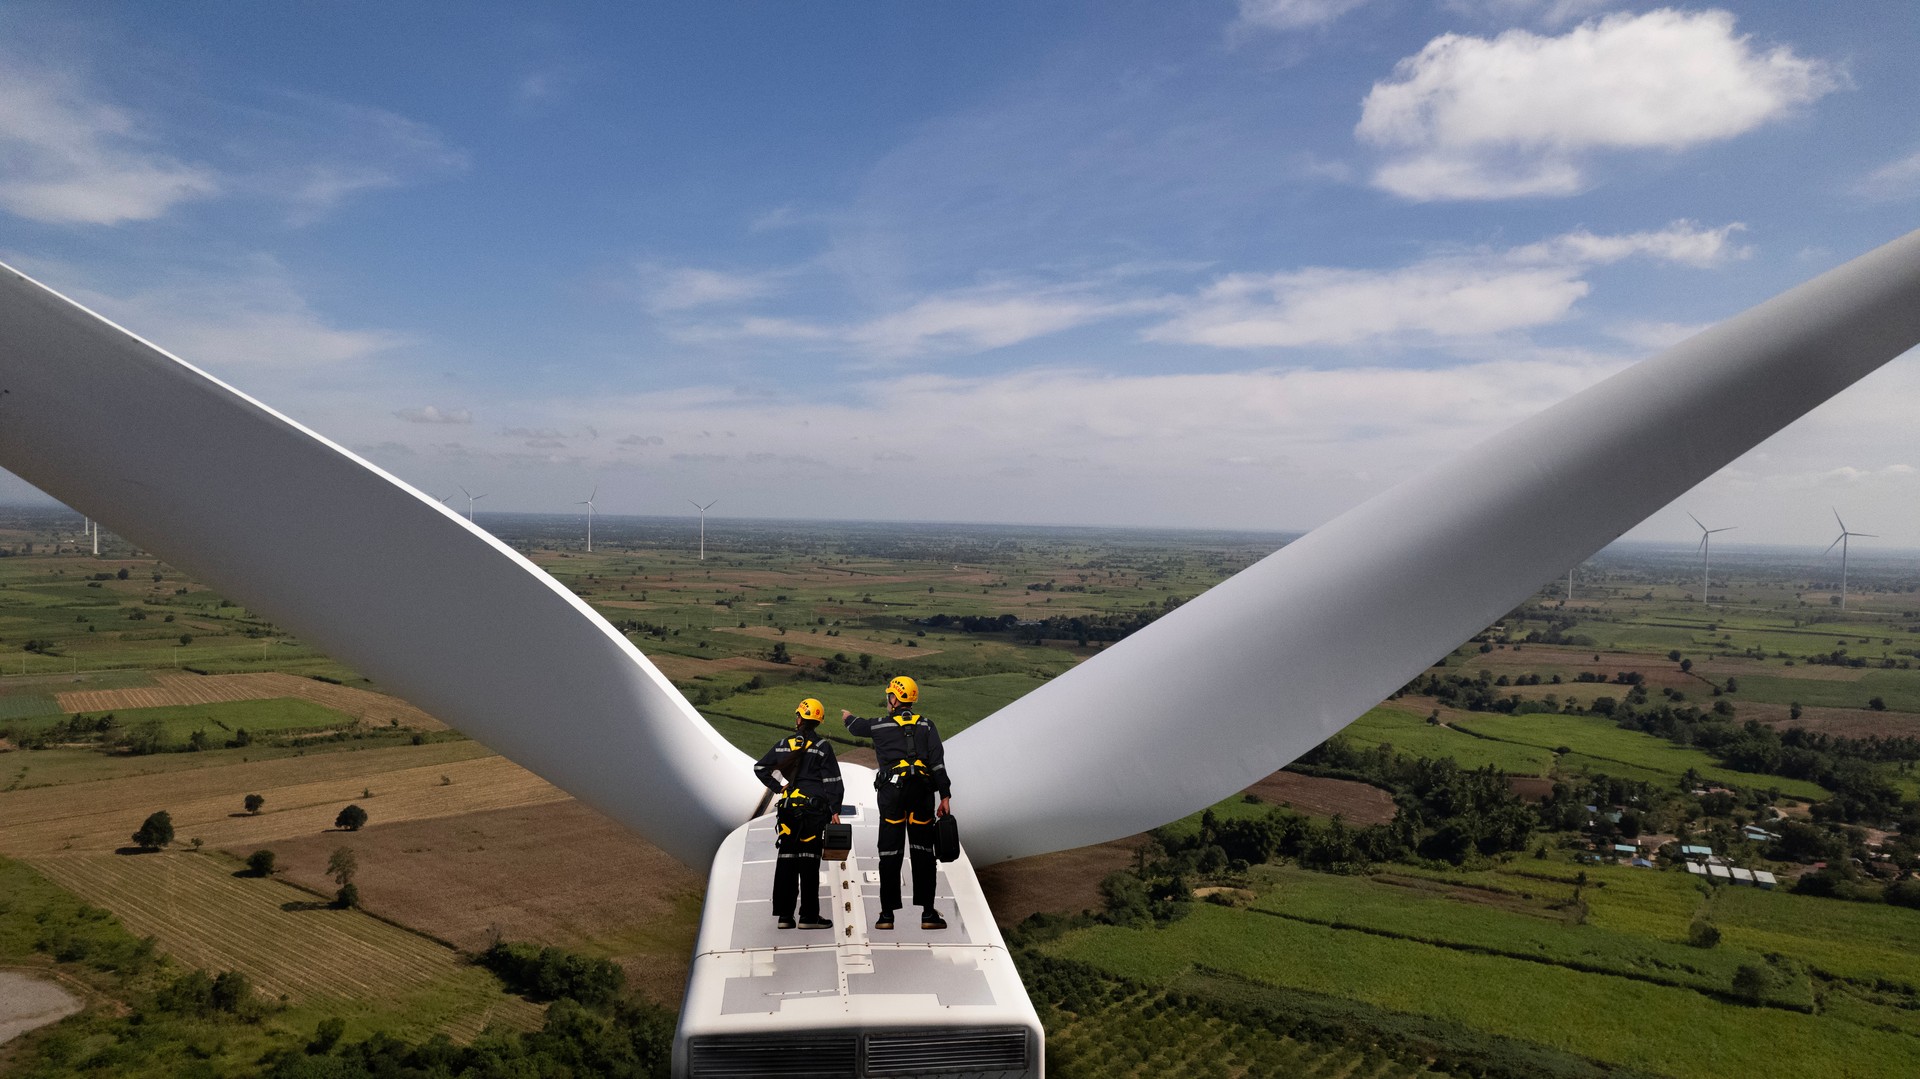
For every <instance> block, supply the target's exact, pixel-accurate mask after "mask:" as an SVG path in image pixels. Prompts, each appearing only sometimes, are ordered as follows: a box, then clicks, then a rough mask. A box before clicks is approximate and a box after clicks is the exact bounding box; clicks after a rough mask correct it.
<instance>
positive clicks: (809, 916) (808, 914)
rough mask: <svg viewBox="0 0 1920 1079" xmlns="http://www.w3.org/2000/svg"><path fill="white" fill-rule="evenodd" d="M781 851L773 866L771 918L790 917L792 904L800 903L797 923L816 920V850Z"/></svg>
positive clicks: (818, 883)
mask: <svg viewBox="0 0 1920 1079" xmlns="http://www.w3.org/2000/svg"><path fill="white" fill-rule="evenodd" d="M814 847H815V848H816V849H814V850H810V851H798V850H796V851H784V850H783V851H781V852H780V857H779V858H778V860H776V861H775V862H774V864H773V915H774V917H776V918H791V917H793V901H794V899H795V898H798V899H799V900H800V920H801V921H803V922H811V921H818V920H819V918H820V851H819V849H818V847H819V842H818V841H817V840H816V841H815V842H814Z"/></svg>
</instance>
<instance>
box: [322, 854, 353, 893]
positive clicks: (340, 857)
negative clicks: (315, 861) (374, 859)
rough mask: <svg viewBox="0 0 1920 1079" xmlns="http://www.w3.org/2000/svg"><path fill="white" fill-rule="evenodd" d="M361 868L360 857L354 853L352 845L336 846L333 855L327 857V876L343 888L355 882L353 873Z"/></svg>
mask: <svg viewBox="0 0 1920 1079" xmlns="http://www.w3.org/2000/svg"><path fill="white" fill-rule="evenodd" d="M359 868H360V859H359V858H358V857H356V856H355V855H354V853H353V848H352V847H335V848H334V850H333V854H332V856H330V857H329V858H328V859H327V876H329V877H332V878H333V882H334V883H335V884H338V885H339V886H340V887H342V888H345V887H346V886H347V885H349V884H352V883H353V875H354V873H355V872H357V871H358V870H359Z"/></svg>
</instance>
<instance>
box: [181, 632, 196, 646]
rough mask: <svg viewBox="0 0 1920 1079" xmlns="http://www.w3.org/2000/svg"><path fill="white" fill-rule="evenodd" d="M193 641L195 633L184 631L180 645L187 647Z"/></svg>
mask: <svg viewBox="0 0 1920 1079" xmlns="http://www.w3.org/2000/svg"><path fill="white" fill-rule="evenodd" d="M192 643H193V634H191V633H182V634H181V635H180V647H182V648H185V647H186V646H187V645H190V644H192Z"/></svg>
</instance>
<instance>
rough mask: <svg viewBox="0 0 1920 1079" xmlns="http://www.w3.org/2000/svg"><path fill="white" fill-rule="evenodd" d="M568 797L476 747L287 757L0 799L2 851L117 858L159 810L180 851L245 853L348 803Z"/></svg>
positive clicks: (423, 808)
mask: <svg viewBox="0 0 1920 1079" xmlns="http://www.w3.org/2000/svg"><path fill="white" fill-rule="evenodd" d="M443 780H445V781H444V782H443ZM367 790H371V791H373V796H372V797H371V798H369V797H366V796H365V793H364V792H365V791H367ZM248 794H260V795H262V796H264V797H265V798H266V800H267V801H266V805H265V807H264V811H263V812H261V813H259V814H258V815H253V814H248V813H245V812H244V811H243V810H242V806H241V801H242V799H243V798H245V797H246V796H247V795H248ZM564 797H566V795H565V794H563V793H561V792H560V791H559V789H558V788H556V787H554V786H552V785H551V784H549V783H547V782H546V781H545V780H543V779H540V778H539V777H538V776H535V775H534V774H533V773H531V772H528V771H526V770H525V769H523V768H521V767H519V766H518V765H516V764H513V763H512V762H510V761H508V760H507V759H506V758H504V757H498V756H494V755H492V754H491V753H490V752H489V751H488V750H487V749H486V748H485V747H484V746H480V745H478V744H476V743H473V742H449V743H442V744H436V745H426V746H401V747H394V748H391V749H375V750H366V751H363V752H357V753H356V752H340V753H327V754H317V755H313V756H308V757H282V758H279V759H276V760H270V761H253V762H249V763H246V764H236V765H231V766H228V767H225V768H208V769H199V770H194V771H187V772H166V773H159V774H154V775H142V776H132V777H128V778H124V779H113V780H100V781H95V782H91V783H72V784H63V785H60V786H47V787H29V788H24V789H21V790H16V791H8V792H5V793H0V853H6V854H14V855H21V856H31V855H41V854H53V853H58V852H60V851H65V850H74V851H93V852H105V851H112V850H115V849H118V848H120V847H123V846H125V845H126V844H127V842H128V837H129V836H130V835H132V833H133V831H134V830H135V829H136V828H138V827H139V826H140V822H141V821H142V820H144V819H145V818H146V816H147V814H149V813H152V812H154V811H155V810H160V809H164V810H166V811H167V812H168V813H169V814H170V815H171V816H172V818H173V824H174V832H175V835H176V837H177V839H178V841H179V842H181V843H186V842H188V841H189V840H191V839H193V838H195V837H198V838H200V839H203V840H204V841H205V842H206V843H208V844H210V845H213V846H216V847H238V846H244V845H253V846H258V845H263V844H265V843H268V842H271V841H273V840H276V839H280V838H283V837H286V836H295V835H313V834H318V833H321V832H326V831H328V830H329V829H331V828H332V826H333V820H334V817H335V816H336V815H337V814H338V813H339V811H340V810H341V808H342V807H344V806H346V805H348V804H349V803H357V804H359V805H361V806H362V807H363V808H365V809H366V810H367V812H368V814H369V815H370V817H371V821H372V822H373V823H376V824H377V823H380V822H382V821H401V820H413V819H418V818H423V817H441V816H457V815H459V814H462V813H471V812H474V811H475V810H481V809H500V808H506V807H509V806H519V805H534V804H538V803H541V802H551V801H558V800H560V799H562V798H564ZM334 834H335V835H339V834H341V833H334Z"/></svg>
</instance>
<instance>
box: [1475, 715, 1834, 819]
mask: <svg viewBox="0 0 1920 1079" xmlns="http://www.w3.org/2000/svg"><path fill="white" fill-rule="evenodd" d="M1455 725H1456V726H1458V727H1461V728H1462V729H1465V730H1470V731H1472V732H1474V733H1477V734H1482V735H1485V736H1487V737H1489V738H1498V739H1501V740H1503V741H1508V742H1517V743H1520V744H1522V745H1530V746H1538V747H1540V748H1542V749H1554V748H1557V747H1561V746H1564V747H1566V748H1568V749H1571V750H1572V751H1573V753H1574V754H1575V755H1578V756H1579V757H1584V758H1588V760H1589V761H1590V763H1591V766H1592V770H1593V771H1595V772H1607V771H1608V766H1609V764H1612V763H1616V762H1617V763H1618V764H1620V765H1625V766H1627V767H1628V768H1633V769H1640V770H1643V772H1642V774H1641V775H1638V776H1635V777H1634V778H1644V777H1646V776H1649V775H1650V776H1653V777H1660V776H1666V777H1674V776H1679V775H1681V774H1683V773H1685V772H1686V770H1687V769H1689V768H1692V769H1695V770H1696V771H1698V772H1699V773H1700V774H1701V775H1703V776H1707V777H1710V778H1719V779H1722V780H1725V781H1728V782H1733V783H1738V784H1741V785H1743V786H1748V787H1759V788H1761V789H1765V788H1767V787H1778V788H1780V790H1781V791H1782V792H1784V793H1786V794H1790V795H1792V796H1794V797H1796V798H1815V799H1819V798H1825V797H1827V792H1826V791H1825V790H1824V789H1822V788H1821V787H1820V786H1818V785H1817V784H1813V783H1809V782H1807V781H1805V780H1796V779H1787V778H1784V777H1781V776H1770V775H1756V774H1752V773H1748V772H1740V771H1736V770H1735V769H1732V768H1728V767H1727V766H1726V765H1724V764H1721V763H1720V762H1719V761H1717V760H1715V759H1714V758H1713V757H1711V756H1710V755H1708V754H1707V753H1706V752H1704V751H1702V750H1698V749H1693V748H1690V747H1685V746H1677V745H1674V744H1673V743H1671V742H1669V741H1667V740H1666V739H1664V738H1659V737H1656V736H1654V735H1651V734H1645V733H1643V732H1640V731H1630V730H1623V729H1621V728H1620V727H1617V726H1615V725H1614V724H1613V723H1612V722H1611V721H1609V720H1605V719H1600V718H1597V717H1590V716H1563V715H1555V714H1551V713H1545V712H1536V713H1534V714H1531V715H1502V714H1500V713H1497V712H1481V713H1475V714H1472V715H1469V716H1466V717H1463V718H1462V719H1461V720H1460V721H1459V722H1458V723H1456V724H1455ZM1610 774H1614V775H1623V774H1626V773H1623V772H1622V771H1620V770H1619V769H1615V770H1614V771H1613V772H1611V773H1610Z"/></svg>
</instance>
